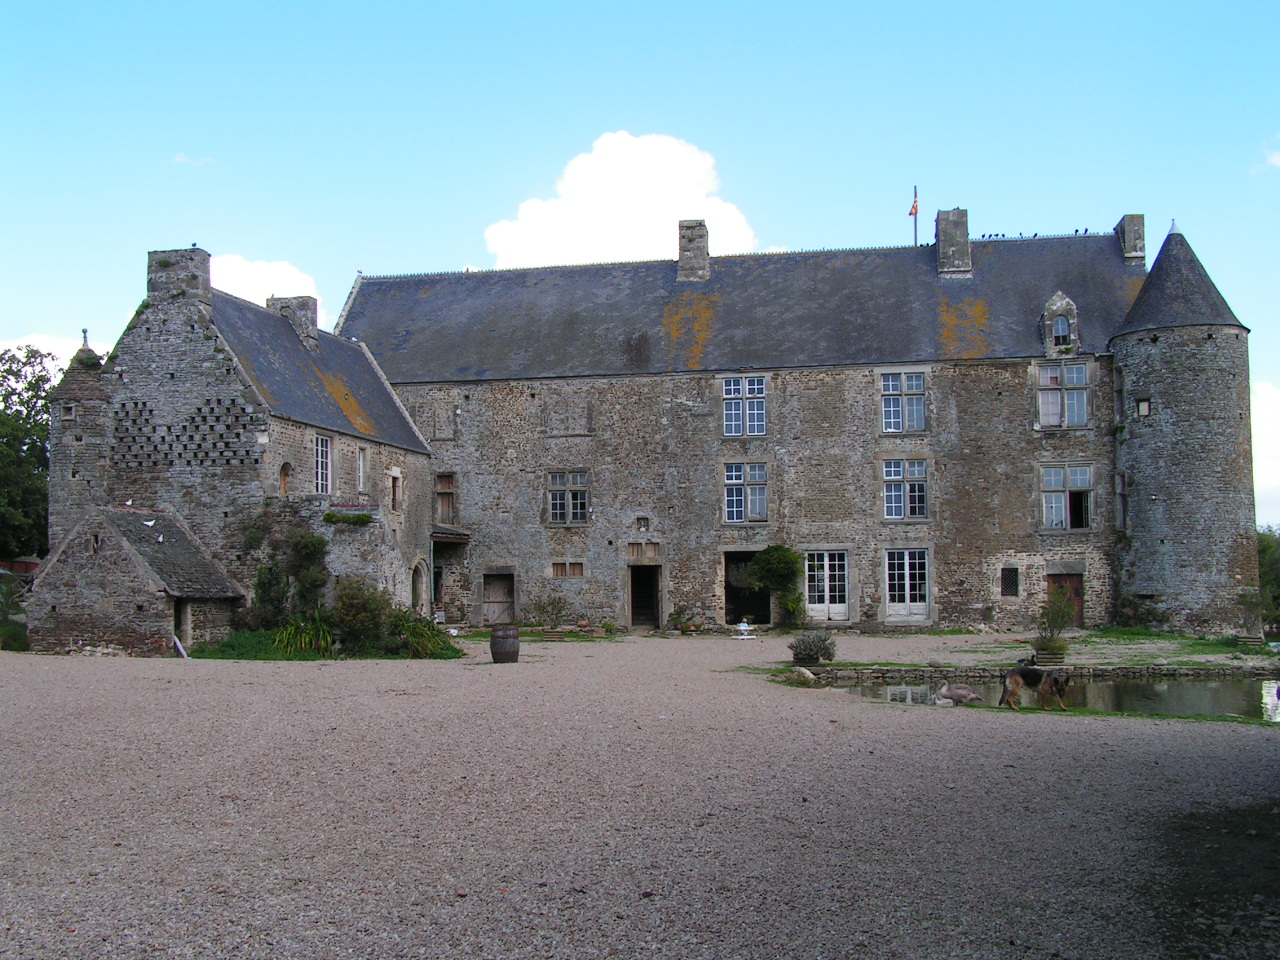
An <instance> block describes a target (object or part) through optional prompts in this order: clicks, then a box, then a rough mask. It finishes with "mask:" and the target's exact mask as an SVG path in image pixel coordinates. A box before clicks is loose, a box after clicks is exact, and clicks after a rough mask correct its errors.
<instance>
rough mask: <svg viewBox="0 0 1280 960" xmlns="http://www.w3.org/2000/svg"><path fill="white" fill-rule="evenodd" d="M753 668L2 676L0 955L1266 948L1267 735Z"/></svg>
mask: <svg viewBox="0 0 1280 960" xmlns="http://www.w3.org/2000/svg"><path fill="white" fill-rule="evenodd" d="M784 642H785V641H783V640H779V639H776V638H774V639H769V640H738V639H734V638H724V637H709V638H678V639H677V638H673V639H658V638H643V639H641V638H630V639H627V640H625V641H622V642H601V643H562V644H550V643H537V644H530V643H526V644H525V645H524V647H523V649H522V653H521V660H520V662H519V663H517V664H501V665H495V664H492V663H490V662H489V657H488V654H487V649H486V648H485V647H484V646H483V645H481V644H468V645H467V646H468V650H469V651H470V653H471V655H470V656H468V658H467V659H465V660H459V661H446V662H433V661H428V662H423V661H374V662H328V663H238V662H226V661H208V660H206V661H196V660H192V661H180V660H138V659H124V658H79V657H38V656H32V655H23V654H7V653H6V654H0V718H2V720H3V727H2V730H3V733H2V736H3V746H2V752H0V762H2V765H0V957H22V958H53V957H59V958H61V957H232V956H234V957H246V958H247V957H273V958H274V957H302V958H336V957H477V958H507V957H530V958H552V957H554V958H559V957H566V958H577V957H584V958H593V957H624V958H625V957H671V958H682V960H698V958H713V957H714V958H736V957H751V958H755V957H759V958H778V957H788V958H790V957H794V958H807V960H814V958H823V957H830V958H834V957H860V958H861V957H867V958H881V957H903V958H907V957H911V958H920V957H926V958H934V957H937V958H944V957H946V958H950V957H982V958H1004V957H1052V956H1060V957H1066V958H1080V960H1102V958H1111V957H1114V958H1125V960H1142V958H1176V957H1182V956H1186V957H1207V956H1210V955H1215V954H1216V955H1220V956H1223V957H1232V958H1236V957H1240V958H1244V957H1248V958H1252V957H1262V956H1273V955H1274V952H1275V950H1276V948H1277V946H1278V945H1280V894H1278V893H1277V891H1278V890H1280V875H1278V874H1277V872H1276V869H1275V866H1276V863H1277V857H1278V856H1280V844H1278V843H1277V834H1280V813H1277V812H1276V810H1277V808H1280V730H1277V729H1274V728H1268V727H1262V726H1256V725H1239V724H1230V723H1196V722H1188V721H1180V720H1153V719H1128V718H1118V717H1112V718H1100V717H1086V716H1076V715H1071V714H1062V713H1053V714H1042V713H1041V712H1040V711H1037V710H1024V711H1021V712H1020V713H1016V714H1015V713H1013V712H1011V711H997V710H989V709H980V708H965V709H952V710H943V709H937V708H928V707H904V706H898V705H889V704H873V703H864V702H859V701H857V700H855V699H853V698H851V697H849V696H847V695H845V694H841V693H838V692H833V691H824V690H804V689H793V688H788V687H784V686H781V685H779V684H774V683H770V682H768V681H767V680H766V679H765V678H764V677H762V676H760V675H758V674H752V673H749V672H744V671H742V670H739V669H737V668H739V667H742V666H749V665H756V666H765V665H769V664H770V663H771V662H776V661H778V660H780V659H781V658H782V657H783V656H784V655H785V654H786V650H785V647H784ZM926 652H927V651H926ZM841 656H842V657H845V656H848V652H847V651H846V650H844V649H843V648H842V650H841ZM1250 831H1252V833H1250ZM1215 897H1216V898H1217V899H1215ZM1215 911H1216V912H1215Z"/></svg>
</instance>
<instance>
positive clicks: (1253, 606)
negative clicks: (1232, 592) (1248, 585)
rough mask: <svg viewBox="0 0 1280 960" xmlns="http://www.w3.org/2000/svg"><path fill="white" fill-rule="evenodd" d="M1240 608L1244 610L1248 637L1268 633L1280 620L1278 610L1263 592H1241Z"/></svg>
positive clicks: (1279, 611)
mask: <svg viewBox="0 0 1280 960" xmlns="http://www.w3.org/2000/svg"><path fill="white" fill-rule="evenodd" d="M1240 606H1241V607H1242V608H1243V609H1244V612H1245V618H1246V621H1247V624H1248V629H1249V635H1250V636H1259V635H1263V634H1266V633H1268V632H1270V630H1271V629H1272V628H1274V627H1275V625H1276V622H1277V620H1280V610H1277V609H1276V604H1275V601H1274V600H1273V599H1272V598H1271V597H1270V596H1269V595H1268V594H1267V592H1266V591H1264V590H1241V591H1240Z"/></svg>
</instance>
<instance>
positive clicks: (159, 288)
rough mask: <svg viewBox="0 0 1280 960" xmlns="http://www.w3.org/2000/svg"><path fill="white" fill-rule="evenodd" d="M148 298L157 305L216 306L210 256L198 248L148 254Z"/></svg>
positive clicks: (155, 251) (153, 251)
mask: <svg viewBox="0 0 1280 960" xmlns="http://www.w3.org/2000/svg"><path fill="white" fill-rule="evenodd" d="M147 299H148V300H150V301H151V302H152V303H153V304H161V303H167V302H169V301H170V300H179V299H185V300H198V301H200V302H201V303H207V304H212V303H213V288H212V287H211V286H210V285H209V254H208V253H206V252H205V251H204V250H200V249H197V248H196V247H187V248H185V249H182V250H152V251H151V252H150V253H148V254H147Z"/></svg>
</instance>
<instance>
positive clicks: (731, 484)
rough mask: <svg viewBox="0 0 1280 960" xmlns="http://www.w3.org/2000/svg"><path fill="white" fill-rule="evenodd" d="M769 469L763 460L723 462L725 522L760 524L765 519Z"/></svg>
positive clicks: (767, 505) (767, 506)
mask: <svg viewBox="0 0 1280 960" xmlns="http://www.w3.org/2000/svg"><path fill="white" fill-rule="evenodd" d="M768 482H769V468H768V464H764V463H726V464H725V465H724V520H725V523H763V522H765V521H766V520H768V519H769V487H768Z"/></svg>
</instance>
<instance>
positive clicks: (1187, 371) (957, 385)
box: [32, 210, 1257, 651]
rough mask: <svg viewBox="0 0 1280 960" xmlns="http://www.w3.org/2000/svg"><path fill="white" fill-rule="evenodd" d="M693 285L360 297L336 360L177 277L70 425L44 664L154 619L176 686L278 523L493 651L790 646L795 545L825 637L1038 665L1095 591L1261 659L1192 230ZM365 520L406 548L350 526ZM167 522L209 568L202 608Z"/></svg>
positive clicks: (341, 331) (1210, 301) (404, 283)
mask: <svg viewBox="0 0 1280 960" xmlns="http://www.w3.org/2000/svg"><path fill="white" fill-rule="evenodd" d="M678 254H679V255H678V258H677V260H676V261H675V262H672V261H654V262H645V263H618V264H599V265H589V266H572V267H547V268H534V269H520V270H493V271H478V272H466V273H452V274H424V275H414V276H395V277H371V276H361V277H359V278H358V279H357V281H356V284H355V286H354V288H353V289H352V291H351V294H350V296H349V298H348V300H347V303H346V305H345V308H344V310H343V313H342V316H341V318H340V320H339V323H338V326H337V329H336V331H335V335H329V334H324V333H318V332H317V331H316V330H315V324H314V302H313V301H312V302H310V303H308V302H307V301H306V298H294V299H290V300H273V301H270V302H269V304H268V306H267V308H265V309H264V308H262V307H257V306H254V305H252V304H248V303H246V302H244V301H242V300H238V299H236V298H234V297H230V296H228V295H225V294H222V293H220V292H217V291H211V290H210V289H209V287H208V271H207V263H208V260H207V255H206V254H204V253H203V251H197V250H189V251H174V252H167V253H158V254H152V255H151V256H152V260H151V270H152V272H151V277H150V281H149V288H148V301H147V303H146V304H144V308H143V309H141V310H140V311H139V314H138V317H137V318H135V321H134V323H133V324H131V325H130V328H129V330H128V331H127V332H126V333H125V335H124V336H123V337H122V339H121V341H120V344H119V345H118V346H117V347H116V349H115V351H113V353H112V354H111V356H109V357H108V358H107V359H106V361H105V362H104V363H102V364H101V365H99V361H98V358H97V357H95V356H93V355H92V354H91V352H89V351H87V350H85V351H81V354H80V355H78V356H77V358H76V360H75V361H74V362H73V363H72V365H71V369H70V370H69V371H68V373H67V375H66V377H65V378H64V380H63V382H62V384H61V385H60V387H59V388H58V391H57V396H56V398H55V401H54V402H55V415H54V417H53V420H54V426H55V429H54V431H53V437H52V441H51V442H52V455H51V480H50V488H51V509H50V534H51V536H50V540H51V542H52V543H55V544H56V548H55V549H54V551H53V553H52V554H51V555H50V558H49V559H48V561H46V563H45V565H44V567H43V568H42V571H41V574H40V576H39V578H38V580H37V584H36V602H33V604H32V607H33V609H35V610H36V612H35V614H34V615H33V616H32V634H33V637H35V638H37V642H38V644H39V645H40V646H41V647H42V648H43V649H58V648H59V647H60V646H61V647H63V648H65V646H66V645H67V644H68V643H70V642H75V641H76V640H79V639H81V638H84V637H88V636H89V635H91V634H93V633H94V632H95V631H98V632H100V633H101V632H102V631H104V630H105V631H106V633H109V634H112V635H117V634H118V635H121V636H124V635H126V634H128V635H130V636H132V634H129V628H128V627H127V625H128V624H131V623H137V622H141V621H142V619H143V617H142V614H144V613H145V615H146V618H149V619H148V620H147V622H148V623H150V624H151V626H149V627H148V628H147V631H144V633H145V634H146V636H147V637H149V638H151V639H150V640H148V641H147V642H148V643H150V644H151V649H154V650H156V651H159V650H162V649H164V647H165V644H164V640H163V636H162V635H163V634H164V632H165V630H167V629H168V628H169V625H170V624H172V625H175V626H176V628H177V632H178V635H179V636H181V635H182V631H183V630H185V629H188V627H187V626H186V624H188V622H190V621H191V619H192V617H193V616H194V615H195V614H196V613H197V612H198V611H203V612H201V613H200V616H201V617H203V618H204V619H205V621H207V622H208V623H210V624H215V623H216V624H222V623H224V622H225V619H226V617H227V616H228V615H229V614H228V611H229V610H230V609H231V608H232V607H234V606H235V605H236V604H238V603H240V602H242V601H244V600H245V599H246V598H248V597H249V596H250V595H251V593H252V590H251V585H252V581H253V578H254V576H255V570H256V569H257V566H258V565H259V564H260V563H261V562H262V560H263V553H262V550H263V548H262V547H261V546H259V547H257V548H256V549H248V548H246V547H245V536H246V533H247V531H248V530H249V529H250V527H251V526H252V522H253V520H254V518H255V517H258V516H261V515H263V514H264V512H265V513H266V514H269V515H271V516H275V517H279V518H284V517H286V516H287V517H289V518H292V521H291V522H304V523H306V524H308V525H310V528H311V529H313V530H315V531H316V532H322V533H324V534H325V535H326V536H327V537H329V538H330V539H331V542H332V544H333V548H332V549H331V556H332V557H333V563H332V570H333V573H334V574H336V575H339V576H347V575H362V576H366V577H368V578H369V579H371V580H373V581H374V582H376V583H379V584H383V585H386V586H388V587H389V588H390V589H391V590H392V591H393V592H394V593H396V595H397V596H399V597H401V598H403V599H405V600H406V601H411V602H415V603H425V602H427V601H428V600H429V601H430V602H431V603H433V604H435V605H436V608H437V609H439V610H442V611H443V612H444V613H445V615H446V616H447V617H448V618H449V619H451V620H454V621H465V622H469V623H472V624H484V623H496V622H509V621H513V620H519V619H521V616H522V612H524V611H527V610H529V609H530V608H531V607H532V606H534V605H537V604H539V603H540V602H543V601H547V600H550V599H552V598H563V599H564V600H565V601H566V602H567V604H568V609H569V610H570V611H571V614H572V616H573V617H574V619H577V618H585V619H588V620H591V621H592V622H596V623H598V622H601V621H606V620H608V621H613V622H615V623H618V624H619V625H623V626H634V627H653V626H660V625H663V624H666V623H668V622H669V621H671V620H672V619H679V620H694V621H701V622H704V623H708V624H711V623H732V622H737V621H738V620H740V619H743V618H744V617H745V618H750V619H752V620H754V621H755V622H765V621H769V620H770V619H772V618H773V617H774V616H776V614H777V610H776V600H775V599H774V598H771V597H770V596H769V595H768V594H767V593H764V592H762V591H758V590H753V589H752V588H751V586H750V584H749V582H748V579H747V575H746V571H747V566H748V564H749V563H750V560H751V558H752V557H753V555H754V554H755V553H756V552H758V551H759V550H761V549H763V548H764V547H766V546H769V545H772V544H785V545H787V546H789V547H791V548H793V549H795V550H797V551H798V552H800V553H801V554H802V555H803V556H804V557H805V564H806V578H805V579H806V582H805V584H804V588H805V594H806V601H807V613H808V616H809V618H810V620H811V621H814V622H817V623H820V624H828V625H842V626H856V627H861V628H864V629H884V628H918V627H920V626H925V625H937V626H949V627H950V626H967V627H975V628H984V629H1011V628H1022V627H1026V626H1027V625H1028V624H1030V623H1031V622H1032V621H1033V619H1034V617H1035V615H1036V613H1037V612H1038V610H1039V609H1040V608H1041V606H1042V605H1043V603H1044V601H1045V598H1046V596H1047V591H1048V590H1049V589H1051V588H1053V587H1057V586H1060V587H1062V588H1064V589H1065V590H1067V591H1068V593H1069V595H1070V596H1071V597H1072V598H1073V600H1074V601H1075V603H1076V607H1077V616H1078V619H1079V622H1080V623H1082V624H1090V625H1093V624H1100V623H1103V622H1107V621H1109V620H1111V619H1113V618H1114V617H1116V616H1117V615H1118V614H1123V615H1124V616H1125V617H1128V618H1139V619H1154V620H1160V621H1163V622H1168V623H1171V624H1174V625H1178V626H1180V627H1183V628H1185V629H1194V630H1197V631H1205V632H1236V631H1238V630H1239V629H1240V627H1241V624H1242V620H1243V613H1242V609H1241V604H1240V598H1241V593H1242V591H1245V590H1248V589H1250V588H1253V587H1256V585H1257V552H1256V529H1255V521H1254V503H1253V485H1252V455H1251V445H1250V444H1251V442H1250V425H1249V370H1248V331H1247V330H1246V329H1245V328H1244V327H1243V326H1242V325H1241V324H1240V322H1239V321H1238V320H1237V319H1236V317H1235V316H1234V314H1233V313H1232V312H1231V310H1230V308H1229V307H1228V306H1227V304H1226V302H1225V300H1224V299H1223V298H1222V296H1221V295H1220V294H1219V292H1218V291H1217V289H1216V288H1215V287H1214V285H1213V282H1212V281H1211V280H1210V278H1209V277H1208V275H1207V273H1206V272H1205V270H1204V268H1203V266H1202V265H1201V264H1200V262H1199V260H1198V259H1197V258H1196V256H1195V254H1194V252H1193V251H1192V249H1191V247H1190V246H1189V245H1188V243H1187V241H1186V239H1185V238H1184V237H1183V236H1182V234H1181V233H1180V232H1178V231H1177V229H1176V228H1175V229H1174V230H1173V231H1172V232H1171V233H1170V234H1169V236H1168V237H1167V239H1166V240H1165V242H1164V245H1163V246H1162V248H1161V250H1160V253H1159V255H1158V256H1157V257H1156V259H1155V261H1154V263H1153V264H1152V268H1151V270H1150V272H1148V271H1147V268H1146V247H1145V236H1144V223H1143V218H1142V217H1141V216H1136V215H1129V216H1125V217H1123V218H1122V219H1121V220H1120V222H1119V223H1118V224H1117V226H1116V228H1115V230H1114V231H1112V232H1111V233H1105V234H1087V233H1086V234H1084V235H1079V234H1077V235H1069V236H1057V237H1034V238H1025V239H1024V238H1018V239H1004V238H1000V239H986V238H983V239H978V240H975V239H973V238H971V237H970V236H969V232H968V216H967V213H966V211H964V210H951V211H943V212H940V213H939V214H938V218H937V224H936V239H935V243H934V244H932V245H929V246H914V247H903V248H888V249H863V250H835V251H820V252H805V253H777V254H772V253H771V254H749V255H740V256H729V257H712V256H711V255H710V253H709V249H708V233H707V228H706V226H705V224H704V223H702V222H701V221H684V222H682V223H681V224H680V231H679V250H678ZM161 264H169V266H161ZM175 264H177V265H176V266H175ZM59 409H60V410H61V416H59V415H58V411H59ZM428 444H429V445H430V452H429V453H428ZM322 450H323V451H324V453H323V454H322V453H321V451H322ZM127 500H132V506H128V505H126V501H127ZM352 504H354V505H355V507H354V508H356V509H362V510H371V511H372V512H373V513H374V515H375V521H374V522H373V523H371V524H369V525H368V526H367V527H364V528H359V530H357V529H356V528H346V527H343V528H342V529H338V528H337V527H336V526H333V525H329V526H328V527H326V526H325V524H324V522H323V519H322V518H323V516H324V514H325V513H327V512H331V511H332V510H334V509H339V508H341V509H347V508H348V506H350V505H352ZM130 511H133V513H130ZM148 511H150V512H148ZM135 513H136V514H137V516H138V518H139V519H140V521H141V522H145V519H142V518H143V516H144V514H145V518H146V519H151V518H152V517H153V514H154V516H155V517H159V516H161V515H163V516H164V517H166V518H167V519H166V521H165V522H167V523H170V524H171V525H172V529H174V530H181V531H183V532H182V533H175V534H173V536H174V537H175V538H176V541H177V542H180V543H182V544H183V547H182V553H183V555H184V556H188V557H190V558H192V562H193V563H194V562H195V561H194V558H195V557H197V556H198V557H199V564H197V565H198V566H200V568H201V570H203V571H204V572H202V573H200V574H198V575H197V574H194V573H193V574H191V576H192V578H193V579H194V580H197V581H199V584H200V589H201V590H203V591H204V592H203V593H200V592H199V591H197V590H194V589H193V588H192V587H184V586H183V581H182V580H181V578H180V577H178V576H177V574H176V573H174V572H173V571H172V570H171V561H169V560H166V559H164V558H163V557H158V556H155V555H154V554H155V551H154V550H153V549H151V543H150V542H149V541H148V540H147V539H146V537H145V536H144V535H143V534H141V533H140V532H139V530H138V527H137V524H136V523H133V522H132V518H133V514H135ZM143 529H146V530H147V531H148V532H149V531H150V529H151V528H143ZM184 537H185V539H183V538H184ZM95 538H97V539H95ZM139 538H141V539H139ZM95 544H96V545H95ZM143 547H145V548H146V549H143ZM103 550H108V551H114V552H111V553H110V556H111V557H112V558H113V559H110V560H105V559H95V558H97V557H100V556H102V551H103ZM122 558H127V562H124V560H123V559H122ZM428 572H430V576H428ZM184 590H185V591H186V592H185V593H184ZM36 608H39V609H36ZM166 618H168V619H166ZM108 627H109V629H108ZM209 629H210V630H212V629H213V628H212V627H211V628H209ZM189 635H190V636H191V637H192V638H193V639H196V638H197V636H196V634H194V633H189ZM205 635H208V636H211V635H212V633H211V632H207V633H206V634H205ZM129 642H141V641H140V640H137V641H129Z"/></svg>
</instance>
